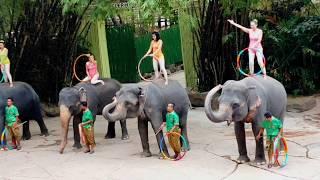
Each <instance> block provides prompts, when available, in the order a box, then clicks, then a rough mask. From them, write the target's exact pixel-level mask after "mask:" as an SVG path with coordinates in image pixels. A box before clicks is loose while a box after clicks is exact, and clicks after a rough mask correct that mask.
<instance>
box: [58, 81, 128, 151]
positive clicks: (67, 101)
mask: <svg viewBox="0 0 320 180" xmlns="http://www.w3.org/2000/svg"><path fill="white" fill-rule="evenodd" d="M103 81H104V85H102V84H98V85H92V84H91V83H89V82H80V83H78V84H76V85H75V86H73V87H65V88H63V89H62V90H61V91H60V93H59V108H60V120H61V128H62V132H61V133H62V134H61V138H62V139H61V145H60V153H61V154H62V153H63V151H64V149H65V146H66V144H67V136H68V129H69V122H70V119H71V117H72V116H73V131H74V145H73V147H76V148H78V149H79V148H81V147H82V146H81V144H80V135H79V127H78V125H79V123H81V118H82V112H81V102H82V101H86V102H87V103H88V108H89V109H90V110H91V112H92V114H93V117H94V119H95V118H96V115H101V113H102V109H103V108H104V106H105V105H107V104H109V103H111V102H112V98H113V97H114V96H115V94H116V92H117V91H118V90H120V88H121V84H120V83H119V82H118V81H116V80H114V79H110V78H108V79H103ZM79 90H80V91H79ZM81 90H84V91H85V93H81ZM120 124H121V129H122V139H123V140H125V139H128V138H129V136H128V130H127V126H126V120H125V118H123V119H121V121H120ZM114 137H115V122H109V124H108V131H107V134H106V135H105V138H106V139H108V138H114Z"/></svg>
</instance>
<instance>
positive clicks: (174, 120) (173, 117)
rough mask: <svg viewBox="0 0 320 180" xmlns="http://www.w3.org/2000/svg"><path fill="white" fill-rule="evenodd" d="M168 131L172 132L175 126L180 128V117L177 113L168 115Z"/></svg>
mask: <svg viewBox="0 0 320 180" xmlns="http://www.w3.org/2000/svg"><path fill="white" fill-rule="evenodd" d="M166 125H167V131H170V130H171V129H172V128H173V126H179V116H178V114H177V113H176V112H174V111H173V112H171V113H167V115H166Z"/></svg>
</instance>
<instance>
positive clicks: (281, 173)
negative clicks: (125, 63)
mask: <svg viewBox="0 0 320 180" xmlns="http://www.w3.org/2000/svg"><path fill="white" fill-rule="evenodd" d="M170 78H171V79H178V80H179V79H180V80H181V79H182V80H183V73H178V74H174V75H172V76H171V77H170ZM317 101H318V104H319V103H320V102H319V101H320V100H319V99H318V100H317ZM45 123H46V125H47V127H48V128H49V130H50V134H51V135H50V136H48V137H40V136H39V134H40V130H39V127H38V125H37V124H36V123H35V122H32V123H31V133H32V139H31V140H28V141H23V142H22V147H23V150H22V151H19V152H18V151H15V150H11V151H7V152H3V151H1V152H0V162H1V163H0V179H1V180H2V179H3V180H11V179H12V180H25V179H27V180H29V179H30V180H37V179H41V180H42V179H46V180H54V179H77V180H80V179H90V180H94V179H107V180H116V179H130V180H135V179H136V180H142V179H154V180H157V179H161V180H162V179H210V180H212V179H230V180H231V179H237V180H238V179H257V178H258V179H259V180H261V179H268V180H270V179H285V180H286V179H308V180H317V179H320V138H319V137H320V112H319V106H318V107H316V108H314V109H312V110H310V111H308V112H304V113H287V116H286V119H285V124H284V126H285V137H286V138H287V140H288V146H289V162H288V165H287V166H286V167H284V168H272V169H268V168H266V165H261V166H256V165H255V164H253V163H246V164H237V163H236V162H235V160H236V158H237V155H238V152H237V144H236V139H235V136H234V130H233V126H232V125H231V126H227V125H226V123H221V124H213V123H211V122H210V121H209V120H208V119H207V117H206V115H205V113H204V109H203V108H197V109H194V110H191V111H190V113H189V118H188V123H189V124H188V131H189V139H190V142H191V151H189V152H188V153H187V154H186V156H185V158H184V159H182V160H181V161H177V162H174V161H168V160H160V159H158V153H159V149H158V146H157V143H156V139H155V136H154V135H153V132H152V130H151V128H149V142H150V149H151V152H152V153H153V154H154V155H153V156H152V157H149V158H145V157H142V156H141V155H140V152H141V151H142V147H141V143H140V137H139V133H138V130H137V120H136V119H129V120H128V121H127V124H128V131H129V134H130V139H129V140H121V131H120V125H119V123H117V124H116V131H117V137H116V138H115V139H112V140H106V139H104V135H105V132H106V126H107V122H106V120H104V119H103V117H101V116H98V118H97V121H96V124H95V137H96V142H97V148H96V152H95V153H94V154H84V153H83V152H82V151H81V150H76V149H73V148H72V144H73V131H72V125H71V124H70V131H69V144H68V145H67V147H66V150H65V153H64V154H62V155H61V154H59V153H58V149H59V145H58V144H59V143H60V122H59V118H47V119H46V120H45ZM246 134H247V149H248V153H249V157H250V158H251V160H253V159H254V153H255V141H254V137H253V136H252V133H251V127H250V125H248V124H246Z"/></svg>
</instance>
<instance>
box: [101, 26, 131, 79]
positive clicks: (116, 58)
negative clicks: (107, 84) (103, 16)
mask: <svg viewBox="0 0 320 180" xmlns="http://www.w3.org/2000/svg"><path fill="white" fill-rule="evenodd" d="M106 32H107V44H108V54H109V65H110V73H111V77H112V78H114V79H117V80H119V81H120V82H136V80H137V73H136V64H137V62H136V55H135V47H134V29H133V28H131V27H128V26H124V27H116V28H109V29H106Z"/></svg>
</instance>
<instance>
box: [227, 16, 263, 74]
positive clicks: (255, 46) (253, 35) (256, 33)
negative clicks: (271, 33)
mask: <svg viewBox="0 0 320 180" xmlns="http://www.w3.org/2000/svg"><path fill="white" fill-rule="evenodd" d="M228 22H229V23H230V24H232V25H234V26H236V27H237V28H240V29H241V30H242V31H244V32H246V33H248V34H249V39H250V43H249V50H248V52H249V70H250V74H251V75H253V74H254V58H255V56H257V60H258V64H259V66H260V68H261V70H262V73H263V75H264V77H266V75H267V72H266V67H265V66H264V62H263V48H262V44H261V41H262V37H263V31H262V30H261V29H259V28H258V20H256V19H254V20H252V21H251V22H250V28H246V27H243V26H241V25H239V24H237V23H235V22H234V21H233V20H230V19H229V20H228Z"/></svg>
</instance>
